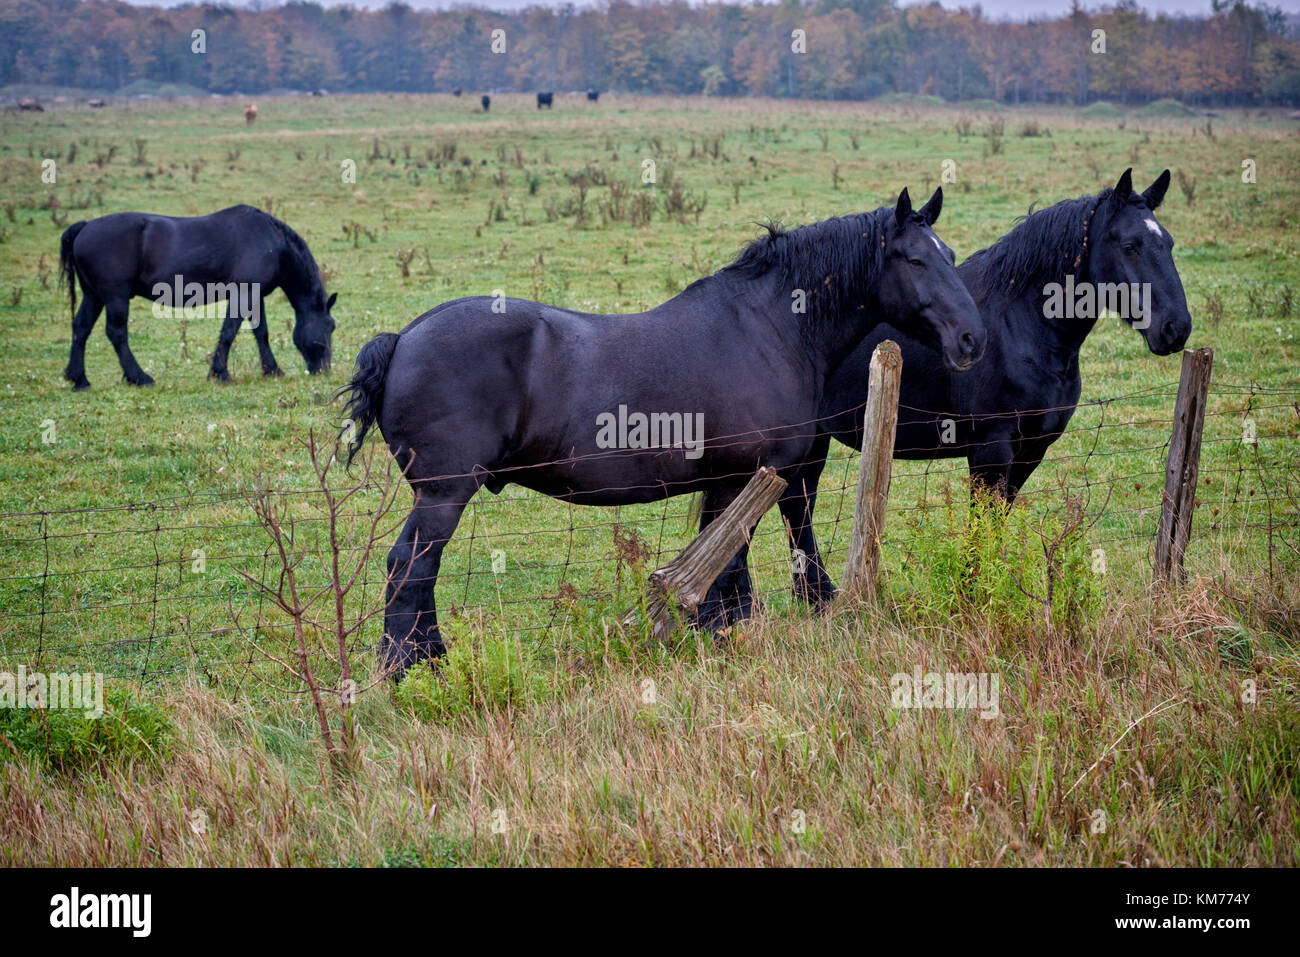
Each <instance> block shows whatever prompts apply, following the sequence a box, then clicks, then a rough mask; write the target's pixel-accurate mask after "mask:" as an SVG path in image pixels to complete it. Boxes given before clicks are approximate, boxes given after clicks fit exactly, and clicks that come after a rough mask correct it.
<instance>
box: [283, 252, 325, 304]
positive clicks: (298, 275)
mask: <svg viewBox="0 0 1300 957" xmlns="http://www.w3.org/2000/svg"><path fill="white" fill-rule="evenodd" d="M279 285H280V288H281V289H283V290H284V295H285V298H286V299H288V300H289V305H291V306H293V311H294V312H295V313H299V312H303V311H304V310H306V309H309V308H311V306H312V305H313V304H314V301H315V300H316V299H317V298H318V292H317V288H316V287H317V282H316V277H315V274H314V272H313V270H312V269H311V268H310V265H309V264H307V263H304V262H303V261H301V260H300V259H298V258H296V257H293V256H287V257H285V260H284V262H283V264H282V265H281V267H280V279H279Z"/></svg>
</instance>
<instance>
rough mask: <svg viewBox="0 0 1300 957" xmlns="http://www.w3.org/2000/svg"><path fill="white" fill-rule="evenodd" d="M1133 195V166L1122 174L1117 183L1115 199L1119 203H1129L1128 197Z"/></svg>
mask: <svg viewBox="0 0 1300 957" xmlns="http://www.w3.org/2000/svg"><path fill="white" fill-rule="evenodd" d="M1132 195H1133V167H1131V166H1130V167H1129V168H1128V169H1126V170H1124V173H1123V175H1121V176H1120V178H1119V182H1118V183H1116V184H1115V201H1116V202H1117V203H1127V202H1128V198H1129V197H1130V196H1132Z"/></svg>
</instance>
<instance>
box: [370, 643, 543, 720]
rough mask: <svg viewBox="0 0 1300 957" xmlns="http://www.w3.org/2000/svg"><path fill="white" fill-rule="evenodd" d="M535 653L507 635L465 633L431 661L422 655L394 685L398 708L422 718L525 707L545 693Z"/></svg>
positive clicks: (455, 716)
mask: <svg viewBox="0 0 1300 957" xmlns="http://www.w3.org/2000/svg"><path fill="white" fill-rule="evenodd" d="M546 688H547V683H546V677H545V675H544V674H543V673H542V672H541V670H540V669H539V667H538V664H537V659H536V655H535V653H534V652H533V651H531V650H528V649H525V648H524V646H523V645H521V644H520V643H519V642H518V641H516V640H514V639H510V638H500V637H493V636H485V637H482V638H465V639H462V640H460V641H457V642H455V643H453V644H452V645H451V647H450V648H449V649H448V651H447V656H446V657H445V658H443V659H442V661H441V662H440V663H438V664H437V665H436V666H435V665H433V664H432V663H431V662H429V661H422V662H420V663H419V664H418V665H416V666H415V667H413V668H411V670H410V671H408V672H407V673H406V676H405V677H404V678H403V679H402V683H401V684H399V685H398V686H397V691H396V695H395V700H396V702H397V705H398V707H399V708H402V709H404V710H406V711H409V712H410V713H411V714H413V715H415V716H416V717H417V718H419V719H421V720H423V721H448V720H451V719H453V718H457V717H465V716H471V715H477V714H481V713H483V712H488V711H507V710H512V709H519V708H524V707H527V706H528V705H529V704H531V703H532V702H534V701H536V700H538V699H540V698H542V697H543V696H544V695H545V694H546Z"/></svg>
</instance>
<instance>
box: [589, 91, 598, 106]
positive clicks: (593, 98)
mask: <svg viewBox="0 0 1300 957" xmlns="http://www.w3.org/2000/svg"><path fill="white" fill-rule="evenodd" d="M599 99H600V91H599V90H588V91H587V102H588V103H595V102H596V101H597V100H599Z"/></svg>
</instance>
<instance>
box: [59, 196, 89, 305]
mask: <svg viewBox="0 0 1300 957" xmlns="http://www.w3.org/2000/svg"><path fill="white" fill-rule="evenodd" d="M85 228H86V222H85V220H82V221H81V222H79V223H73V224H72V225H71V226H69V227H68V228H67V229H65V230H64V231H63V238H62V239H61V240H59V271H60V272H62V273H63V278H64V280H65V281H66V282H67V284H68V309H69V311H70V312H71V313H72V318H74V319H75V318H76V317H77V266H76V264H75V263H74V262H73V260H72V243H73V240H75V239H76V238H77V233H79V232H81V231H82V230H83V229H85Z"/></svg>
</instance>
